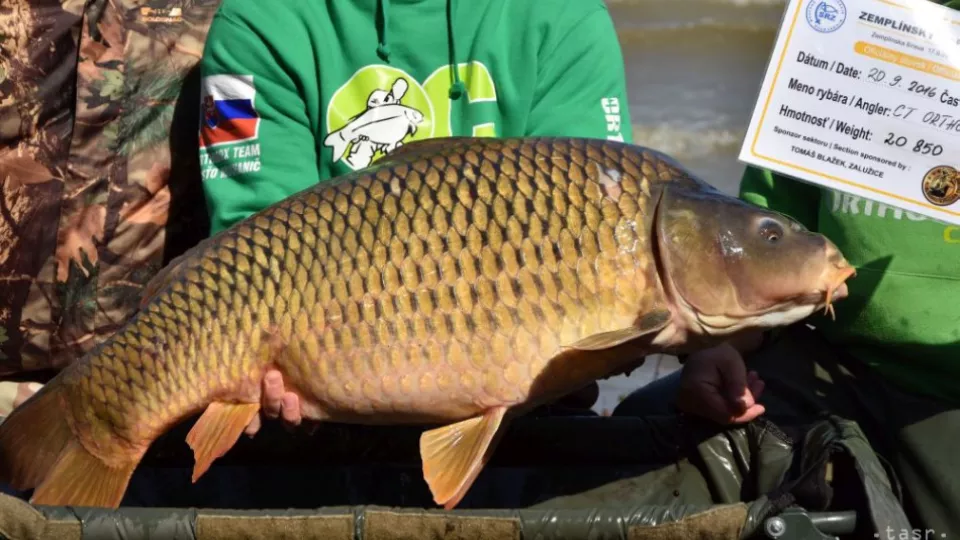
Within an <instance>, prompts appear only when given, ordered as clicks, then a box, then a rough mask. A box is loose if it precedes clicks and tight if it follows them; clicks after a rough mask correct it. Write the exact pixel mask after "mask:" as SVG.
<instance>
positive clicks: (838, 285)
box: [823, 266, 857, 320]
mask: <svg viewBox="0 0 960 540" xmlns="http://www.w3.org/2000/svg"><path fill="white" fill-rule="evenodd" d="M856 275H857V269H856V268H854V267H852V266H846V267H844V268H841V269H840V272H839V273H838V274H837V278H836V280H834V282H833V284H832V285H830V286H828V287H827V289H826V291H824V300H823V313H824V315H827V314H829V315H830V319H831V320H837V314H836V312H835V311H834V309H833V303H834V302H835V301H836V300H842V299H844V298H846V297H847V296H848V295H849V294H850V289H849V288H848V287H847V280H848V279H850V278H852V277H855V276H856Z"/></svg>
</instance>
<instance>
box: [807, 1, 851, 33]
mask: <svg viewBox="0 0 960 540" xmlns="http://www.w3.org/2000/svg"><path fill="white" fill-rule="evenodd" d="M846 20H847V7H846V6H845V5H843V0H810V3H809V4H807V24H809V25H810V28H813V29H814V30H816V31H817V32H823V33H824V34H829V33H830V32H833V31H834V30H837V29H838V28H840V27H841V26H843V23H844V22H845V21H846Z"/></svg>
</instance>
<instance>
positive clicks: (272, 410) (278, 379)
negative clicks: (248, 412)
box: [244, 369, 303, 437]
mask: <svg viewBox="0 0 960 540" xmlns="http://www.w3.org/2000/svg"><path fill="white" fill-rule="evenodd" d="M261 416H265V417H267V418H281V419H282V421H283V423H284V425H285V426H287V427H295V426H299V425H300V423H301V422H302V421H303V417H302V416H301V415H300V397H299V396H297V394H295V393H293V392H286V391H284V387H283V375H282V374H281V373H280V371H279V370H277V369H271V370H269V371H267V372H266V373H265V374H264V376H263V397H262V398H261V401H260V414H258V415H257V416H254V417H253V420H251V421H250V423H249V424H247V427H246V429H245V430H244V432H245V433H246V434H247V435H249V436H251V437H253V436H254V435H256V434H257V432H258V431H260V426H261V425H262V420H261Z"/></svg>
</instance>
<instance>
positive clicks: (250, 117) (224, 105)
mask: <svg viewBox="0 0 960 540" xmlns="http://www.w3.org/2000/svg"><path fill="white" fill-rule="evenodd" d="M256 94H257V91H256V89H255V88H254V86H253V75H211V76H209V77H204V79H203V82H202V83H201V86H200V100H201V104H202V109H203V110H202V117H201V121H200V148H210V147H212V146H219V145H222V144H232V143H239V142H244V141H251V140H253V139H256V138H257V132H258V130H259V129H260V116H259V115H258V114H257V110H256V108H255V107H254V98H255V97H256Z"/></svg>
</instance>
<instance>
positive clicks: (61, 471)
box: [30, 439, 139, 508]
mask: <svg viewBox="0 0 960 540" xmlns="http://www.w3.org/2000/svg"><path fill="white" fill-rule="evenodd" d="M138 463H139V460H131V461H130V462H129V463H125V464H123V465H121V466H118V467H111V466H109V465H107V464H106V463H104V462H103V461H102V460H100V459H99V458H98V457H97V456H95V455H93V454H91V453H90V452H88V451H87V449H86V448H84V447H83V445H82V444H80V441H78V440H76V439H74V440H72V441H70V442H69V443H68V444H67V447H66V449H64V451H63V453H62V455H61V456H60V459H59V460H57V464H56V465H54V467H53V470H52V471H50V475H49V477H48V478H47V479H46V480H44V481H43V482H42V483H41V484H40V485H39V486H38V487H37V489H36V490H34V492H33V496H32V497H31V498H30V503H31V504H42V505H50V506H66V505H70V506H91V507H100V508H117V507H118V506H120V502H121V501H122V500H123V495H124V493H125V492H126V490H127V485H128V484H129V483H130V477H131V476H133V471H134V470H135V469H136V468H137V464H138Z"/></svg>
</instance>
